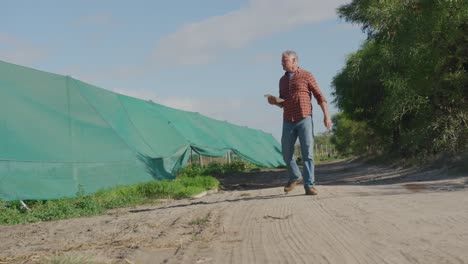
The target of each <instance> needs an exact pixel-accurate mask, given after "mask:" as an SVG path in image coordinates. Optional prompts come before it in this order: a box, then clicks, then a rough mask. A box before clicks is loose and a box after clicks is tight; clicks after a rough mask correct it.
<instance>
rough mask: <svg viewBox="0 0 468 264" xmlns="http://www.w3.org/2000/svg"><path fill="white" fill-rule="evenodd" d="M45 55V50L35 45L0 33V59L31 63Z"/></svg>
mask: <svg viewBox="0 0 468 264" xmlns="http://www.w3.org/2000/svg"><path fill="white" fill-rule="evenodd" d="M45 56H46V52H45V51H43V50H42V49H40V48H38V47H37V46H34V45H32V44H31V43H28V42H27V41H24V40H21V39H19V38H16V37H14V36H11V35H8V34H2V33H0V60H4V61H8V62H11V63H16V64H21V65H31V64H33V63H35V62H36V61H38V60H41V59H43V58H44V57H45Z"/></svg>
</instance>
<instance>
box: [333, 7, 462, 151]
mask: <svg viewBox="0 0 468 264" xmlns="http://www.w3.org/2000/svg"><path fill="white" fill-rule="evenodd" d="M338 13H339V16H340V17H341V18H343V19H345V20H346V21H347V22H351V23H354V24H359V25H361V26H362V29H363V31H365V32H366V33H367V35H368V38H367V40H366V41H365V42H364V43H363V44H362V46H361V48H360V49H359V50H358V51H357V52H355V53H353V54H351V55H350V56H349V57H348V59H347V62H346V66H345V67H344V68H343V69H342V70H341V72H339V73H338V74H337V75H336V76H335V78H334V80H333V87H334V95H335V96H336V99H335V103H336V104H337V106H338V107H339V108H340V109H341V111H342V113H341V114H340V115H338V116H336V117H335V118H334V122H335V131H334V132H335V134H336V136H335V139H334V140H335V144H337V145H340V140H341V143H342V144H343V143H344V142H348V141H349V142H351V143H352V145H353V146H352V147H350V148H349V147H348V151H351V152H355V154H359V152H363V151H364V150H365V151H368V150H369V148H371V150H374V151H384V152H398V153H400V154H403V155H407V156H416V155H419V154H423V155H432V154H436V153H443V152H447V153H457V152H464V151H466V150H467V149H468V147H467V145H468V77H467V69H468V1H463V0H458V1H457V0H445V1H444V0H392V1H389V0H388V1H386V0H354V1H352V2H351V3H350V4H346V5H343V6H341V7H340V8H339V9H338ZM346 131H347V132H346ZM340 136H341V138H340ZM352 137H355V138H354V139H353V138H352ZM353 140H354V141H353ZM349 142H348V143H349Z"/></svg>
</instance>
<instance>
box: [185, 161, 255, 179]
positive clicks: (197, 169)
mask: <svg viewBox="0 0 468 264" xmlns="http://www.w3.org/2000/svg"><path fill="white" fill-rule="evenodd" d="M262 169H264V168H263V167H259V166H257V165H255V164H253V163H251V162H248V161H245V160H242V159H236V160H233V161H231V163H220V162H211V163H209V164H208V165H205V166H200V165H198V164H192V165H190V166H187V167H186V168H185V169H184V170H183V171H182V172H180V173H179V176H181V177H193V176H196V175H213V176H216V177H220V176H223V175H225V174H229V173H239V172H258V171H261V170H262Z"/></svg>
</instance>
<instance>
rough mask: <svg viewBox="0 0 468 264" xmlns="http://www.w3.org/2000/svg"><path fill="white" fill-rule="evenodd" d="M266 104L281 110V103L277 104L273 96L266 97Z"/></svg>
mask: <svg viewBox="0 0 468 264" xmlns="http://www.w3.org/2000/svg"><path fill="white" fill-rule="evenodd" d="M268 103H269V104H272V105H276V106H278V107H280V108H283V102H281V103H277V102H276V98H275V97H274V96H268Z"/></svg>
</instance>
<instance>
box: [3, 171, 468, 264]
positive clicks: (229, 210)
mask: <svg viewBox="0 0 468 264" xmlns="http://www.w3.org/2000/svg"><path fill="white" fill-rule="evenodd" d="M316 174H317V180H318V182H319V186H318V190H319V195H318V196H313V197H311V196H305V195H303V189H302V187H301V186H298V187H296V189H295V190H294V191H293V192H291V193H289V194H287V195H285V194H283V191H282V186H283V185H284V184H285V182H286V180H287V179H286V173H285V172H284V171H272V172H261V173H249V174H243V175H231V176H229V177H226V178H225V179H223V184H224V186H225V190H223V191H220V192H219V193H215V194H210V195H207V196H205V197H202V198H200V199H194V200H179V201H164V202H162V203H160V204H155V205H146V206H141V207H138V208H125V209H119V210H116V211H112V212H110V213H109V214H107V215H105V216H100V217H92V218H80V219H72V220H64V221H56V222H48V223H36V224H29V225H19V226H0V263H10V262H11V263H36V262H37V261H38V260H43V259H44V258H45V257H48V256H53V255H59V256H63V255H68V256H84V257H85V258H86V259H91V260H100V261H101V262H102V263H437V264H438V263H468V187H467V186H468V175H464V174H462V173H459V174H458V175H456V174H455V175H453V174H452V175H448V174H447V171H445V170H443V169H437V168H433V169H427V170H413V169H401V168H391V167H380V166H370V165H366V164H362V163H360V162H339V163H333V164H325V165H320V166H317V168H316Z"/></svg>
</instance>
